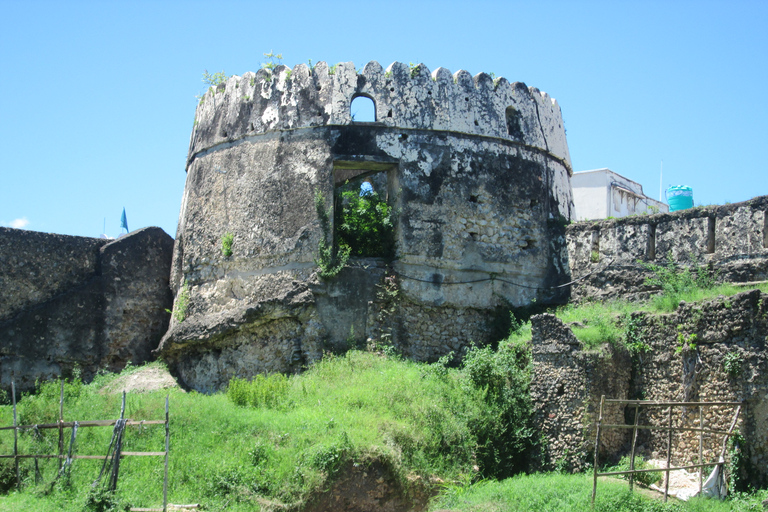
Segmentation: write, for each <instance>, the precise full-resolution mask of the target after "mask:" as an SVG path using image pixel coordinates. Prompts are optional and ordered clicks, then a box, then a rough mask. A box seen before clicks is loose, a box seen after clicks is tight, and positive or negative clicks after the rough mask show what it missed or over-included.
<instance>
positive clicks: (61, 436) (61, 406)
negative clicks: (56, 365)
mask: <svg viewBox="0 0 768 512" xmlns="http://www.w3.org/2000/svg"><path fill="white" fill-rule="evenodd" d="M59 382H61V393H60V394H59V471H61V462H62V460H64V425H62V424H63V423H64V379H60V381H59Z"/></svg>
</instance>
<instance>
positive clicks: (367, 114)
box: [349, 96, 376, 123]
mask: <svg viewBox="0 0 768 512" xmlns="http://www.w3.org/2000/svg"><path fill="white" fill-rule="evenodd" d="M349 115H350V117H351V118H352V121H353V122H355V123H374V122H376V103H374V101H373V99H372V98H369V97H368V96H355V97H354V98H352V104H351V105H350V107H349Z"/></svg>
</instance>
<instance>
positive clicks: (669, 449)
mask: <svg viewBox="0 0 768 512" xmlns="http://www.w3.org/2000/svg"><path fill="white" fill-rule="evenodd" d="M671 462H672V406H671V405H670V406H669V430H668V431H667V469H666V473H667V479H666V482H665V483H664V503H666V502H667V498H668V497H669V466H670V465H671Z"/></svg>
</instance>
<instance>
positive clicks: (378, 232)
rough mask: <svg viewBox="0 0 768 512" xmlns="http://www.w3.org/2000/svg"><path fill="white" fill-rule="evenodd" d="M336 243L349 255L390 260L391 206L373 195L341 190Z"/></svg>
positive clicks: (392, 241) (391, 235)
mask: <svg viewBox="0 0 768 512" xmlns="http://www.w3.org/2000/svg"><path fill="white" fill-rule="evenodd" d="M341 198H342V210H341V221H340V224H339V226H338V231H337V233H338V235H339V239H340V240H341V242H340V243H342V244H344V245H347V246H349V247H350V251H351V252H350V254H351V255H352V256H373V257H384V258H391V257H392V256H393V253H394V245H395V244H394V230H393V225H392V207H391V206H389V205H388V204H387V203H386V201H385V200H384V199H382V198H381V197H379V195H378V194H377V193H376V192H373V191H369V192H358V191H357V190H348V191H344V192H342V194H341Z"/></svg>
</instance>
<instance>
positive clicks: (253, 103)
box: [189, 61, 571, 173]
mask: <svg viewBox="0 0 768 512" xmlns="http://www.w3.org/2000/svg"><path fill="white" fill-rule="evenodd" d="M358 96H365V97H368V98H370V99H372V100H373V101H374V103H375V106H376V121H375V122H376V124H381V125H383V126H387V127H397V128H402V129H417V130H442V131H450V132H459V133H465V134H471V135H477V136H483V137H493V138H497V139H504V140H507V141H509V142H510V143H511V144H516V145H521V146H526V147H529V148H536V149H538V150H540V151H542V152H545V153H547V154H549V155H550V156H551V157H554V158H555V159H556V160H560V161H561V162H562V164H563V165H564V166H565V167H566V168H567V169H568V172H569V173H570V172H571V161H570V155H569V152H568V145H567V143H566V139H565V129H564V128H563V120H562V115H561V112H560V106H559V105H558V103H557V101H556V100H555V99H553V98H551V97H550V96H549V95H548V94H547V93H544V92H541V91H539V90H538V89H536V88H534V87H527V86H526V85H525V84H523V83H521V82H514V83H510V82H509V81H508V80H507V79H506V78H497V79H495V80H494V79H493V78H491V76H490V75H488V74H486V73H479V74H477V75H475V76H474V77H472V76H471V75H470V74H469V73H468V72H467V71H465V70H459V71H457V72H456V73H453V74H451V72H450V71H449V70H447V69H445V68H442V67H441V68H438V69H436V70H435V71H433V72H431V73H430V71H429V69H427V67H426V66H425V65H424V64H419V65H417V66H414V67H412V68H411V67H409V66H408V65H406V64H403V63H401V62H394V63H392V64H391V65H390V66H389V67H388V68H387V69H386V70H384V69H383V68H382V67H381V65H380V64H379V63H378V62H376V61H371V62H369V63H368V64H366V65H365V67H364V68H363V69H362V70H361V71H358V70H357V69H356V68H355V66H354V64H353V63H352V62H342V63H339V64H337V65H335V66H331V67H329V66H328V64H327V63H325V62H319V63H318V64H317V65H316V66H314V67H312V68H311V69H310V68H309V67H308V66H307V65H305V64H299V65H297V66H295V67H294V68H293V69H291V68H288V67H287V66H277V67H276V68H275V69H274V70H272V71H270V70H267V69H261V70H259V71H258V72H257V73H252V72H248V73H245V74H244V75H242V76H231V77H230V78H229V79H228V80H227V81H226V82H225V83H222V84H220V85H218V86H217V87H212V88H210V89H209V90H208V92H206V93H205V95H204V96H203V98H202V99H201V101H200V104H199V105H198V108H197V112H196V115H195V128H194V130H193V132H192V138H191V141H190V151H189V158H190V161H191V160H192V159H194V158H195V157H196V156H197V155H199V154H200V153H201V152H204V151H206V150H209V149H211V148H213V147H215V146H218V145H221V144H226V143H231V142H234V141H238V140H241V139H244V138H247V137H249V136H253V135H259V134H264V133H268V132H273V131H284V130H295V129H300V128H309V127H316V126H333V125H350V124H356V123H355V121H354V120H353V117H352V114H351V111H350V107H351V103H352V100H353V99H355V98H356V97H358ZM357 124H360V123H357Z"/></svg>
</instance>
